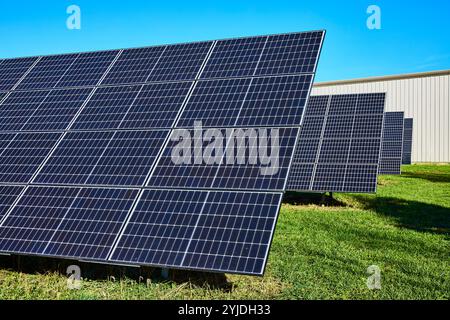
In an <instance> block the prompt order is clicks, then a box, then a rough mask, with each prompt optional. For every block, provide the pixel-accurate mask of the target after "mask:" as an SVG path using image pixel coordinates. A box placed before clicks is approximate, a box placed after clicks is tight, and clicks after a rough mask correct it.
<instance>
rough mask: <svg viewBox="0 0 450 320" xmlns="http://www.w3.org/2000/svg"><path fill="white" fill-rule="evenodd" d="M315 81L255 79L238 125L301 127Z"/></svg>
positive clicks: (303, 78) (297, 77) (298, 77)
mask: <svg viewBox="0 0 450 320" xmlns="http://www.w3.org/2000/svg"><path fill="white" fill-rule="evenodd" d="M312 79H313V78H312V76H311V75H295V76H283V77H270V78H254V79H253V81H252V83H251V86H250V89H249V91H248V94H247V97H246V99H245V102H244V104H243V105H242V110H241V112H240V113H239V116H238V118H237V120H236V124H235V125H236V126H238V127H246V126H289V125H292V126H298V125H300V123H301V120H302V115H303V110H304V108H305V105H306V100H307V98H308V95H309V91H310V88H311V86H312Z"/></svg>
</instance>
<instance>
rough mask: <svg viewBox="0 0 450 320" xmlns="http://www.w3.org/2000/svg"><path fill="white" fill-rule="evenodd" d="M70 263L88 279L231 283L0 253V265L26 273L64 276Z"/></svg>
mask: <svg viewBox="0 0 450 320" xmlns="http://www.w3.org/2000/svg"><path fill="white" fill-rule="evenodd" d="M70 265H77V266H79V267H80V269H81V277H82V278H84V279H89V280H109V281H119V280H120V279H125V278H127V279H131V280H133V281H136V283H143V284H148V283H149V282H150V283H162V282H174V283H176V284H177V285H180V284H184V283H190V284H191V285H192V286H194V287H202V288H205V287H206V288H209V289H216V290H221V291H223V292H231V290H232V287H233V284H232V283H231V282H229V281H228V279H227V277H226V276H225V274H224V273H207V272H198V271H186V270H170V272H169V277H168V278H163V277H162V276H161V269H159V268H150V267H127V266H114V265H106V264H97V263H87V262H80V261H76V260H65V259H56V258H46V257H35V256H18V255H11V256H0V269H8V270H12V271H15V272H21V273H27V274H49V273H59V274H61V275H63V276H65V275H66V270H67V267H68V266H70Z"/></svg>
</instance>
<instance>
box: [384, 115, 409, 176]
mask: <svg viewBox="0 0 450 320" xmlns="http://www.w3.org/2000/svg"><path fill="white" fill-rule="evenodd" d="M403 119H404V113H403V112H386V113H385V114H384V124H383V141H382V146H381V156H380V168H379V170H378V174H401V165H402V149H403Z"/></svg>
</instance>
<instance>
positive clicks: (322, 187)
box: [313, 163, 347, 192]
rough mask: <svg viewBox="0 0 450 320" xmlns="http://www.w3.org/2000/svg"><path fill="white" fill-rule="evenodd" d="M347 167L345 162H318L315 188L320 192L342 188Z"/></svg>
mask: <svg viewBox="0 0 450 320" xmlns="http://www.w3.org/2000/svg"><path fill="white" fill-rule="evenodd" d="M346 167H347V166H346V165H345V164H323V163H319V164H317V167H316V172H315V175H314V182H313V190H314V191H319V192H320V191H321V192H327V191H330V190H342V189H343V184H344V179H345V171H346Z"/></svg>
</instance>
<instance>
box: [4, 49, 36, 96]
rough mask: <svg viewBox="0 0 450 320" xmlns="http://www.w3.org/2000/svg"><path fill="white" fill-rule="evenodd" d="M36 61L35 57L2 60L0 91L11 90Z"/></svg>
mask: <svg viewBox="0 0 450 320" xmlns="http://www.w3.org/2000/svg"><path fill="white" fill-rule="evenodd" d="M37 59H38V58H37V57H32V58H18V59H5V60H2V61H1V63H0V91H8V90H11V89H13V88H14V86H15V85H16V83H17V82H18V81H19V80H20V79H21V78H22V77H23V76H24V75H25V74H26V72H27V71H28V70H29V69H30V68H31V66H33V64H34V63H35V62H36V61H37Z"/></svg>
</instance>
